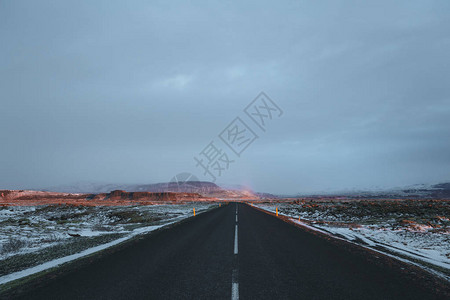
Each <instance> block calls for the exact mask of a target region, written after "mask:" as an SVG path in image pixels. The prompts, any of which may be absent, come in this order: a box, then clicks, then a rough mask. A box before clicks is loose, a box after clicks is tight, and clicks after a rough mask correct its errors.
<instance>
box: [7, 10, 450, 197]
mask: <svg viewBox="0 0 450 300" xmlns="http://www.w3.org/2000/svg"><path fill="white" fill-rule="evenodd" d="M205 2H206V1H205ZM449 15H450V2H448V1H395V2H394V1H371V2H370V3H369V2H368V1H344V2H338V1H330V2H328V3H326V2H324V1H320V2H318V1H267V2H264V1H254V2H245V3H244V2H243V1H234V2H228V1H208V2H207V4H204V3H202V4H200V3H194V2H193V3H190V4H187V3H185V2H180V3H175V1H160V2H158V1H152V2H151V3H150V1H126V2H125V1H85V2H84V3H81V2H80V1H48V2H47V1H1V2H0V40H1V43H0V103H1V117H0V140H1V142H2V145H1V147H0V168H1V169H0V188H11V189H13V188H14V189H17V188H44V187H48V186H55V185H60V184H69V183H73V182H77V181H94V182H112V183H154V182H163V181H168V180H169V179H170V178H171V177H172V176H174V175H175V174H177V173H179V172H183V171H188V172H192V173H194V174H196V175H197V176H198V177H199V178H200V179H202V180H208V178H207V177H204V176H202V172H201V169H198V168H196V167H195V162H194V160H193V157H194V155H197V154H198V152H200V151H201V150H202V149H203V148H204V147H205V146H206V145H207V144H208V143H209V142H210V141H211V140H212V139H213V138H215V137H216V136H217V135H218V134H219V133H220V132H221V131H222V129H223V128H224V127H225V126H226V125H227V124H228V123H229V122H230V121H231V120H232V119H234V117H236V116H238V115H240V114H241V113H242V109H243V108H244V107H245V106H246V105H247V104H248V103H249V102H250V101H252V100H253V98H254V97H255V96H257V95H258V94H259V92H260V91H265V92H266V93H267V94H268V95H269V96H270V97H271V98H272V99H273V100H274V101H275V102H276V103H277V104H278V105H279V106H280V107H281V108H282V109H283V111H284V114H283V116H282V117H281V118H279V119H276V120H273V122H272V123H271V124H270V126H269V127H268V130H267V132H266V133H264V134H263V133H262V132H258V134H260V138H259V139H258V140H256V141H255V142H254V143H253V144H252V145H251V146H250V147H249V148H248V149H247V150H246V151H245V152H244V153H243V154H242V156H241V157H240V158H238V159H237V160H236V162H235V163H234V164H233V165H231V166H230V169H229V170H228V171H226V172H225V173H224V175H223V176H222V177H220V178H219V179H218V182H219V183H229V184H244V185H249V186H251V187H252V188H254V189H256V190H259V191H266V192H273V193H296V192H312V191H320V190H343V189H349V188H370V187H374V186H381V187H392V186H401V185H408V184H414V183H433V182H441V181H449V180H450V139H449V137H450V84H449V82H450V72H449V71H450V63H449V62H450V59H449V53H450V18H449Z"/></svg>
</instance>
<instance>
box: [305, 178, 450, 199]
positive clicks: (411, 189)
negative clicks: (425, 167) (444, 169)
mask: <svg viewBox="0 0 450 300" xmlns="http://www.w3.org/2000/svg"><path fill="white" fill-rule="evenodd" d="M319 194H320V193H317V194H316V195H319ZM323 195H326V196H345V197H352V198H421V199H423V198H425V199H431V198H433V199H450V183H448V182H447V183H438V184H415V185H410V186H405V187H397V188H391V189H379V188H378V189H373V190H359V191H356V190H353V191H342V192H328V193H324V194H323ZM303 196H304V195H303ZM310 196H314V195H310Z"/></svg>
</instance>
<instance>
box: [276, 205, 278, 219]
mask: <svg viewBox="0 0 450 300" xmlns="http://www.w3.org/2000/svg"><path fill="white" fill-rule="evenodd" d="M275 209H276V210H277V217H278V207H276V208H275Z"/></svg>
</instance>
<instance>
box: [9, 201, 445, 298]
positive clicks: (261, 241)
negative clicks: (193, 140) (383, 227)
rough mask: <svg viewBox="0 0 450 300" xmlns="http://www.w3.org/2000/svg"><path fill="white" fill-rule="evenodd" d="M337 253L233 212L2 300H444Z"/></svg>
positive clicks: (348, 252)
mask: <svg viewBox="0 0 450 300" xmlns="http://www.w3.org/2000/svg"><path fill="white" fill-rule="evenodd" d="M346 244H347V243H344V242H336V241H332V240H331V241H330V240H327V239H325V238H323V237H319V236H316V235H315V234H312V233H310V232H307V231H304V230H302V229H300V228H298V227H295V226H293V225H291V224H288V223H286V222H284V221H282V220H280V219H278V218H276V217H274V216H271V215H268V214H266V213H264V212H261V211H258V210H256V209H254V208H252V207H250V206H248V205H245V204H236V203H232V204H229V205H226V206H222V207H221V208H218V209H214V210H212V211H210V212H207V213H203V214H200V215H197V216H196V217H194V218H191V219H189V220H187V221H185V222H183V223H181V224H178V225H176V226H173V227H171V228H168V229H164V230H161V231H158V232H155V233H153V234H151V235H149V236H148V237H145V238H143V239H141V240H139V241H135V242H132V243H129V244H127V245H125V246H122V247H120V249H118V250H114V251H109V252H108V251H107V252H106V253H104V254H102V255H100V256H96V257H91V258H88V259H84V260H82V261H81V262H78V265H75V264H72V266H71V267H64V268H63V269H64V272H61V271H59V272H58V273H55V274H47V275H46V276H44V277H42V278H40V279H37V280H34V281H32V282H30V283H28V284H27V285H25V286H23V287H22V288H21V289H17V290H15V291H14V294H9V295H8V298H9V297H12V298H22V299H238V298H240V299H445V298H446V297H445V295H443V294H442V293H443V291H442V289H441V290H439V288H442V286H440V287H438V286H433V280H431V279H430V278H431V277H432V276H430V275H428V274H427V273H425V272H421V271H420V270H417V269H414V268H412V269H409V268H408V267H407V266H406V265H404V264H402V263H398V262H396V261H393V260H392V259H388V258H386V257H383V256H378V255H374V254H373V253H370V252H368V251H366V250H363V249H362V248H359V247H356V246H351V245H346ZM424 278H425V279H424ZM427 278H428V279H427ZM444 288H445V286H444ZM13 296H14V297H13Z"/></svg>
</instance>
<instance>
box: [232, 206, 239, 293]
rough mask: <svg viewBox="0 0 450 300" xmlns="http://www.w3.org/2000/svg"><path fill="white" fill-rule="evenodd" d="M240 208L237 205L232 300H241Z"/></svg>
mask: <svg viewBox="0 0 450 300" xmlns="http://www.w3.org/2000/svg"><path fill="white" fill-rule="evenodd" d="M237 254H238V206H237V204H236V225H235V226H234V263H233V264H234V268H233V274H232V277H231V282H232V283H231V300H239V276H238V275H239V270H238V256H237Z"/></svg>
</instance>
